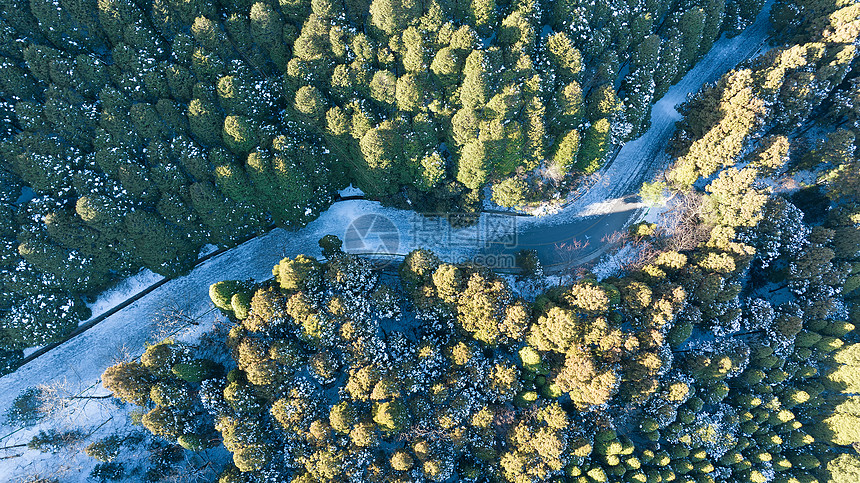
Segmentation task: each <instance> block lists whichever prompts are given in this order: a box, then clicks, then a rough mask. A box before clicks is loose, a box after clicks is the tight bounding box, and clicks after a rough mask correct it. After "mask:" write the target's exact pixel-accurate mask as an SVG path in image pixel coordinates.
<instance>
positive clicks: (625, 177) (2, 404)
mask: <svg viewBox="0 0 860 483" xmlns="http://www.w3.org/2000/svg"><path fill="white" fill-rule="evenodd" d="M766 31H767V17H766V14H761V15H759V18H758V19H757V20H756V23H755V24H754V25H753V26H752V27H750V28H749V29H748V30H747V31H745V32H744V33H743V34H741V35H740V36H738V37H735V38H733V39H721V40H720V41H718V42H717V43H716V44H715V46H714V49H713V50H712V51H711V52H710V53H709V54H708V55H707V56H706V57H705V58H704V59H702V60H701V61H699V63H698V65H697V66H696V67H695V68H694V69H693V70H692V71H690V73H688V74H687V76H685V77H684V78H683V79H682V80H681V82H680V83H679V84H678V85H676V86H674V87H673V88H672V89H671V90H670V91H669V93H668V94H667V95H666V96H665V97H664V98H663V99H662V100H660V101H659V102H658V103H657V104H655V106H654V108H653V109H652V121H651V122H652V125H651V128H650V129H649V131H648V132H647V133H646V134H645V135H644V136H642V137H641V138H639V139H637V140H635V141H632V142H630V143H628V144H627V145H626V146H624V148H623V149H622V150H621V151H620V152H619V154H618V156H617V157H616V159H615V161H614V162H612V163H611V164H610V165H609V166H607V167H606V168H604V169H603V170H602V171H601V172H600V173H599V178H598V182H597V183H595V184H594V185H593V186H592V187H591V189H589V190H588V191H587V192H585V194H583V195H582V196H580V197H579V198H577V199H576V200H575V201H573V202H571V203H570V204H569V205H568V206H566V207H565V208H564V209H563V210H561V211H560V212H558V213H556V214H553V215H547V216H544V217H540V218H534V219H524V218H521V217H517V218H516V219H517V220H518V221H517V223H518V225H516V226H515V227H514V229H515V230H517V231H518V234H519V235H520V236H523V235H526V234H528V233H534V234H539V235H540V236H543V237H544V239H543V241H542V242H541V243H545V244H546V245H547V246H552V245H553V244H554V243H556V240H554V239H553V238H555V239H557V240H562V241H564V240H569V239H572V237H579V238H582V237H585V238H584V239H587V240H590V243H591V245H590V246H591V249H590V252H589V254H587V255H588V256H590V257H591V258H594V256H595V255H594V254H595V253H597V254H599V253H600V252H601V249H602V246H603V245H604V243H603V242H601V240H602V239H604V238H605V236H604V235H605V234H606V233H611V232H613V231H618V230H619V229H622V228H623V227H624V226H626V225H627V224H629V223H630V222H631V221H633V220H637V219H638V218H639V217H640V216H641V215H642V213H643V210H642V206H641V205H640V204H638V203H636V202H635V201H632V199H631V198H630V195H631V194H633V193H635V192H636V191H637V190H638V187H639V185H640V184H641V182H642V181H643V180H646V179H649V178H650V177H651V176H653V175H654V173H655V172H656V171H657V170H658V169H660V168H661V167H663V166H664V165H665V162H666V159H665V157H664V155H663V154H662V148H663V146H664V145H665V143H666V141H667V140H668V138H669V137H670V135H671V133H672V130H673V127H674V122H675V121H676V120H678V119H679V118H680V116H679V114H678V112H677V111H676V110H675V105H677V104H678V103H680V102H682V101H683V100H684V98H685V97H686V96H687V95H688V94H690V93H692V92H695V91H697V90H698V89H699V88H700V87H701V86H702V84H704V83H707V82H713V81H714V80H716V79H717V78H719V76H720V75H722V74H723V73H725V72H726V71H728V70H729V69H730V68H732V67H733V66H735V65H736V64H737V63H738V62H740V61H742V60H744V59H745V58H747V57H748V56H750V55H752V54H753V53H754V52H755V51H756V50H757V49H759V47H760V46H761V45H762V43H763V42H764V39H765V36H766ZM510 219H514V217H505V216H498V215H496V216H493V215H483V216H482V217H481V218H480V220H479V223H478V224H477V225H475V226H473V227H471V228H468V229H461V230H454V229H450V228H448V225H447V222H446V221H444V220H432V219H426V218H422V217H420V216H418V215H415V214H414V213H412V212H409V211H403V210H395V209H391V208H384V207H382V206H381V205H380V204H379V203H377V202H372V201H364V200H356V201H345V202H342V203H337V204H335V205H333V206H332V207H331V208H330V209H329V210H328V211H326V212H325V213H323V214H322V215H321V216H320V217H319V218H318V219H317V220H315V221H314V222H312V223H310V224H309V225H308V226H307V227H305V228H303V229H301V230H300V231H298V232H287V231H284V230H281V229H276V230H273V231H271V232H270V233H268V234H266V235H264V236H261V237H259V238H255V239H253V240H251V241H248V242H246V243H244V244H242V245H240V246H238V247H236V248H234V249H232V250H229V251H227V252H225V253H223V254H220V255H218V256H216V257H214V258H212V259H210V260H208V261H206V262H205V263H203V264H201V265H200V266H199V267H197V268H196V269H194V271H192V272H191V273H190V274H189V275H187V276H184V277H180V278H177V279H174V280H171V281H170V282H168V283H166V284H165V285H163V286H161V287H159V288H158V289H157V290H155V291H154V292H152V293H151V294H149V295H147V296H146V297H143V298H142V299H141V300H139V301H137V302H135V303H134V304H132V305H130V306H129V307H127V308H125V309H123V310H122V311H120V312H118V313H116V314H114V315H112V316H111V317H108V318H107V319H105V320H104V321H103V322H101V323H100V324H98V325H97V326H95V327H93V328H92V329H90V330H89V331H87V332H85V333H83V334H81V335H79V336H78V337H75V338H74V339H72V340H70V341H68V342H66V343H64V344H62V345H60V346H59V347H57V348H55V349H53V350H52V351H50V352H48V353H46V354H45V355H43V356H41V357H39V358H37V359H36V360H34V361H32V362H30V363H28V364H26V365H25V366H23V367H21V368H20V369H19V370H18V371H16V372H14V373H12V374H8V375H6V376H4V377H2V378H0V412H4V413H5V411H6V409H7V408H9V407H10V405H11V403H12V401H13V400H14V398H15V397H16V396H17V395H19V394H20V393H21V391H23V390H24V389H26V388H28V387H33V386H37V385H40V384H47V385H51V384H56V383H57V382H63V384H64V385H65V386H66V387H67V388H69V389H70V390H73V391H79V390H82V389H85V388H92V389H90V390H91V391H96V393H99V394H100V393H103V392H104V389H103V388H101V387H100V386H98V380H99V377H100V375H101V373H102V372H103V371H104V369H105V368H107V367H108V366H110V365H111V364H112V363H113V362H114V361H115V360H117V358H118V356H119V355H120V354H122V353H124V352H128V353H129V354H130V355H131V356H138V355H140V353H141V352H142V348H143V345H144V343H145V342H147V341H151V340H152V339H154V338H155V337H154V334H158V333H163V331H164V327H163V322H162V321H163V319H164V318H165V317H167V318H169V316H170V314H177V313H181V314H183V315H185V316H190V317H194V318H199V320H198V322H199V325H197V326H195V328H194V329H195V330H194V331H193V332H192V333H188V334H185V335H183V336H182V337H183V338H194V337H195V336H196V335H199V334H200V333H202V332H203V331H205V330H208V329H210V328H212V326H213V324H215V322H216V319H217V317H216V316H215V315H214V313H213V312H212V311H211V304H210V302H209V298H208V287H209V285H210V284H212V283H214V282H216V281H219V280H225V279H254V280H263V279H266V278H269V277H270V276H271V269H272V266H273V265H274V264H276V263H277V262H278V261H279V260H280V259H281V258H282V257H284V256H295V255H297V254H300V253H306V254H309V255H315V256H319V255H320V249H319V247H318V246H317V240H318V239H319V238H321V237H322V236H324V235H327V234H334V235H338V236H339V237H341V238H342V239H343V240H344V244H345V248H347V249H348V250H349V251H352V252H385V253H392V254H405V253H408V252H409V251H410V250H412V249H414V248H418V247H422V246H423V247H426V248H430V249H432V250H434V251H436V252H437V253H438V254H440V255H441V256H442V257H443V258H444V259H446V260H449V261H461V260H465V259H467V258H471V257H473V256H475V255H476V254H479V253H481V252H482V251H483V250H484V248H485V247H484V245H485V243H486V242H488V241H491V240H500V239H501V240H503V241H504V239H505V238H506V237H510V234H511V233H510V226H511V225H509V224H508V223H509V221H508V220H510ZM590 234H591V235H590ZM507 241H509V242H510V241H512V240H510V239H509V240H507ZM513 244H516V240H513ZM579 255H581V256H582V257H585V256H586V254H585V253H581V254H579ZM570 261H571V260H568V262H570ZM151 278H152V277H151V276H149V275H147V274H141V275H139V276H138V277H135V278H133V279H131V280H129V281H128V282H127V283H126V284H125V285H123V286H120V287H117V288H116V289H114V290H112V291H110V292H108V293H105V294H104V295H103V296H102V298H101V299H100V300H99V301H97V302H96V303H95V304H93V306H92V308H93V311H94V313H100V312H103V311H104V310H106V309H107V308H108V307H109V306H111V305H112V304H115V303H116V302H117V300H119V299H120V298H124V297H126V296H128V295H130V294H132V293H134V292H135V290H137V289H139V288H140V287H142V286H145V285H146V283H147V282H148V281H150V279H151ZM88 408H89V409H88ZM108 413H109V412H108V411H106V410H105V408H104V405H103V404H95V403H87V404H86V405H84V408H83V409H81V410H79V411H78V412H77V413H76V414H75V415H73V416H72V417H71V419H69V418H65V419H63V420H62V421H49V422H46V423H43V424H42V425H41V426H37V427H35V428H32V429H29V430H24V431H17V432H14V431H15V428H12V427H8V426H6V425H5V421H4V422H3V425H2V426H0V444H2V445H4V446H9V445H15V444H21V443H26V442H27V441H28V440H29V439H30V438H31V437H32V436H33V434H35V432H36V431H37V430H38V429H40V428H41V429H45V428H47V427H50V426H51V425H55V426H59V427H64V426H68V425H72V426H75V425H77V426H81V427H83V428H88V429H89V431H91V430H92V429H93V428H95V427H97V426H98V425H99V424H101V423H103V422H104V421H106V420H107V419H108V418H109V416H108ZM120 419H121V418H119V417H117V416H115V417H114V420H111V422H110V423H108V424H107V425H106V426H104V427H102V428H101V429H99V431H98V432H97V433H96V434H94V435H93V437H94V438H99V437H104V436H106V435H108V434H109V429H108V428H112V429H116V427H117V426H115V425H123V424H125V423H124V422H119V421H120ZM10 433H11V434H10ZM4 451H6V454H5V455H4V454H0V456H11V455H12V454H18V453H21V454H22V455H21V456H20V457H15V458H9V459H2V460H0V480H3V481H14V478H16V477H20V476H23V475H25V474H30V473H34V472H42V473H43V474H48V473H52V472H53V470H54V469H56V468H59V467H60V466H62V465H67V466H68V467H69V472H68V474H65V475H64V476H63V477H62V478H61V480H62V481H64V482H67V481H68V482H76V481H81V482H83V481H87V476H88V472H89V468H91V467H92V464H93V462H92V461H90V460H87V459H86V457H85V456H82V455H79V456H77V457H75V458H71V459H66V460H63V461H60V458H57V457H50V455H48V456H44V455H41V454H40V453H38V452H35V451H28V450H26V448H24V449H21V448H16V449H12V450H4Z"/></svg>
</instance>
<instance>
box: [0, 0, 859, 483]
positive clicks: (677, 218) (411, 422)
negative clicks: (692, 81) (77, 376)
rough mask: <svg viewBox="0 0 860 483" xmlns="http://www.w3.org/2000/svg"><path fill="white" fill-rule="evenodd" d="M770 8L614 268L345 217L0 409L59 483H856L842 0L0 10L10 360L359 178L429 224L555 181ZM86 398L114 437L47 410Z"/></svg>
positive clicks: (3, 331)
mask: <svg viewBox="0 0 860 483" xmlns="http://www.w3.org/2000/svg"><path fill="white" fill-rule="evenodd" d="M763 8H768V9H769V20H770V31H769V35H770V36H769V42H770V44H769V48H767V49H765V50H764V52H763V53H762V54H761V55H758V56H756V57H754V58H752V59H749V60H747V61H744V62H742V63H741V64H740V65H738V66H737V68H735V69H734V70H731V71H730V72H728V73H727V74H726V75H724V76H722V78H720V79H719V80H718V81H717V82H715V83H712V84H708V85H706V86H704V88H703V89H702V90H701V91H700V92H698V93H696V94H695V95H693V96H690V97H689V98H687V99H686V101H685V102H684V103H683V104H681V105H680V106H679V107H678V110H679V112H680V113H681V115H682V119H681V120H680V121H679V122H678V123H677V125H676V130H675V132H674V135H673V136H672V138H671V141H670V142H669V143H668V144H667V146H666V147H665V148H666V152H667V153H668V157H669V159H670V162H669V164H668V165H666V166H664V169H662V170H661V171H660V172H659V173H658V175H657V176H656V177H655V178H654V179H653V181H650V182H646V183H645V184H643V185H642V188H641V191H640V193H639V195H640V198H641V200H642V201H643V203H650V204H653V205H655V206H656V205H658V204H660V203H663V204H667V205H668V207H667V208H666V210H667V216H665V217H663V218H661V219H660V221H653V220H650V219H649V221H641V222H639V223H636V224H634V225H632V226H629V227H626V231H627V234H626V235H625V236H624V237H623V238H624V242H625V243H626V245H625V247H624V249H622V250H621V251H619V252H618V253H619V254H618V260H622V258H623V257H622V256H621V254H622V253H628V255H627V256H626V258H624V261H623V263H620V262H619V264H618V266H617V267H616V269H615V270H613V271H612V273H611V274H608V275H607V274H606V273H603V272H601V274H600V275H598V274H597V273H598V270H593V271H592V272H589V271H588V270H587V269H581V270H579V271H577V272H572V273H564V274H552V275H550V274H548V273H545V271H544V269H543V267H542V266H541V263H540V261H539V260H538V259H537V257H536V255H534V254H529V253H526V252H522V253H520V254H519V256H518V262H519V267H518V271H517V273H516V274H507V275H503V274H499V273H495V272H493V271H492V270H491V269H490V268H488V267H485V266H481V265H480V264H477V263H473V262H462V263H454V262H451V261H446V260H445V259H444V256H443V255H441V254H434V253H433V252H431V251H429V250H427V249H418V250H414V251H412V252H411V253H409V254H408V255H407V256H406V257H405V258H404V259H402V260H398V261H397V263H395V264H388V265H386V264H380V263H379V260H378V259H376V260H371V259H367V258H362V257H360V256H357V255H353V254H349V253H347V252H346V251H345V250H344V249H343V242H342V241H341V240H340V239H339V238H338V237H337V236H335V235H334V234H332V235H328V236H326V237H324V238H322V239H321V240H320V241H319V247H320V249H321V251H322V257H321V258H314V257H312V256H306V255H297V256H290V257H285V258H283V260H281V261H280V263H278V264H277V265H275V266H274V268H273V270H272V277H271V278H270V279H268V280H264V281H259V282H253V281H246V280H224V281H220V282H217V283H214V284H212V285H211V286H210V287H209V290H208V293H209V301H207V303H211V307H212V310H213V311H214V312H217V314H218V320H219V321H220V322H216V323H215V324H214V325H213V328H212V330H210V331H208V332H205V333H203V334H202V335H201V334H200V333H198V334H197V335H196V336H195V337H194V340H179V339H176V338H167V339H162V338H161V337H159V338H158V339H155V340H152V341H151V343H149V344H147V345H146V346H145V347H143V348H139V349H140V351H138V352H137V353H138V354H139V353H140V352H141V351H142V355H141V356H140V357H139V358H135V357H131V356H129V355H126V356H124V357H118V360H117V361H115V363H112V364H111V365H110V367H108V368H107V370H105V371H104V373H103V374H102V376H101V380H100V384H101V386H100V387H101V388H102V390H107V391H108V392H109V393H110V395H98V396H82V395H81V394H83V393H74V392H69V391H65V392H64V390H60V389H58V387H59V386H50V387H49V386H44V385H42V386H38V387H35V386H34V387H31V388H26V387H21V388H17V389H19V390H20V395H19V396H18V397H17V399H15V400H14V403H13V405H12V407H10V408H4V411H5V418H6V421H5V425H6V426H8V427H17V428H18V429H17V430H16V431H36V430H37V428H38V433H36V434H35V435H34V436H32V438H30V437H29V436H28V440H27V441H28V442H26V443H24V444H20V445H17V446H26V447H27V450H28V451H31V452H40V453H44V454H53V455H62V454H64V453H63V452H64V451H66V452H68V454H76V453H80V452H83V453H85V454H86V455H87V456H88V457H91V458H92V460H88V461H96V462H94V463H92V465H90V467H88V468H87V472H86V473H82V474H81V475H79V477H77V479H74V480H73V481H84V480H86V481H99V482H106V481H145V482H150V481H151V482H156V481H172V482H179V481H211V482H218V483H263V482H267V483H268V482H272V483H282V482H283V483H286V482H295V483H311V482H343V483H346V482H351V483H362V482H397V483H400V482H402V483H406V482H458V481H463V482H492V483H504V482H510V483H538V482H552V483H562V482H565V483H610V482H612V483H615V482H618V483H661V482H667V483H668V482H679V483H825V482H834V483H856V482H858V481H860V455H858V452H860V396H858V394H860V385H858V384H860V383H858V381H860V334H859V333H858V330H859V329H857V327H858V326H860V199H858V196H860V164H858V163H860V162H858V157H857V153H856V147H857V145H858V135H860V60H857V59H858V56H857V45H858V44H860V4H858V3H855V2H852V1H848V0H817V1H809V0H777V1H774V2H767V3H766V4H765V3H764V2H761V1H743V2H741V1H736V0H732V1H727V0H701V1H695V0H689V1H686V0H685V1H680V2H675V1H670V0H647V1H644V2H641V1H637V0H629V1H608V2H602V1H596V2H585V1H577V0H562V1H545V2H539V1H534V0H533V1H529V0H522V1H510V2H508V1H502V0H499V1H498V2H496V1H494V0H471V1H469V2H465V1H464V2H455V1H451V2H449V1H447V0H427V1H424V2H413V1H411V0H372V1H369V2H368V1H365V0H349V1H347V2H335V1H332V0H311V1H309V2H308V1H305V0H279V2H275V1H261V2H256V3H252V2H250V1H245V0H223V1H216V2H212V1H206V0H189V1H178V0H155V1H152V2H149V1H142V0H141V1H136V2H135V1H130V0H98V1H93V0H54V1H53V2H45V1H42V0H0V57H2V59H0V167H2V169H0V180H2V183H0V184H2V189H0V193H2V195H0V196H2V198H3V203H0V212H2V217H3V223H2V225H0V227H2V230H3V233H2V234H1V235H2V241H3V243H2V247H3V248H2V253H3V257H2V267H0V277H2V279H0V283H2V290H0V294H2V296H1V297H0V309H2V314H0V315H2V317H0V351H2V354H0V359H2V367H0V370H2V372H3V373H8V372H10V371H14V370H15V369H16V367H17V365H18V364H19V361H20V360H21V358H22V357H23V354H24V352H23V350H24V349H27V348H29V347H35V346H42V345H45V344H47V343H50V342H54V341H57V340H62V339H63V338H64V337H65V336H66V335H67V334H68V333H69V332H70V331H71V330H73V329H74V328H75V327H76V326H77V325H78V323H79V321H80V320H82V319H84V318H86V317H88V316H89V309H88V308H87V306H86V302H88V301H91V300H93V298H94V297H95V296H96V295H97V294H98V293H99V292H100V291H101V290H103V289H104V288H105V287H108V286H110V285H111V284H112V283H115V282H117V281H120V280H122V279H124V278H126V277H128V276H129V275H131V274H133V273H135V272H137V271H138V270H140V269H141V268H146V269H149V270H152V271H153V272H156V273H158V274H161V275H164V276H168V277H175V276H180V275H183V274H186V273H188V272H189V271H190V270H191V269H192V268H193V266H194V264H195V262H196V261H197V259H198V258H199V255H200V253H202V250H206V249H209V248H211V246H212V245H215V246H219V247H230V246H234V245H236V244H237V243H238V242H239V241H242V240H245V239H247V238H249V237H252V236H255V235H258V234H260V233H263V232H264V231H266V230H268V229H270V228H271V227H273V226H279V227H282V228H285V229H290V230H300V229H301V227H303V226H304V225H306V224H307V223H309V222H310V221H312V220H314V219H315V218H316V217H317V216H318V215H319V214H320V213H322V212H323V211H325V210H326V209H327V208H328V207H329V206H330V204H331V203H332V202H334V200H335V199H336V195H337V192H338V191H339V190H341V189H343V188H345V187H346V186H348V185H350V184H352V185H353V186H355V187H358V188H360V189H361V190H362V192H363V193H365V195H366V196H367V197H368V198H370V199H373V200H378V201H381V202H382V203H384V204H385V205H388V206H394V207H398V208H405V209H415V210H418V211H422V212H424V213H428V214H429V213H442V212H454V213H461V214H462V213H473V214H474V213H478V212H480V211H481V210H482V209H484V208H485V207H486V206H492V207H503V208H523V207H527V206H536V205H538V204H539V203H541V202H544V201H547V200H549V199H551V198H556V197H557V198H563V197H564V196H566V195H567V194H569V192H571V191H572V190H575V189H576V188H577V187H578V186H579V185H580V183H582V182H583V180H584V179H586V178H587V177H589V176H591V175H593V174H594V173H596V172H598V171H599V170H600V168H601V167H603V166H604V165H605V164H606V163H607V162H611V160H612V157H613V154H614V153H615V152H616V151H617V149H618V148H620V146H621V145H623V144H624V143H625V142H627V141H630V140H633V139H635V138H637V137H638V136H639V135H641V134H642V133H644V132H645V131H646V130H647V129H648V126H649V120H648V116H649V113H650V109H651V106H652V105H653V103H654V102H656V101H657V100H659V99H660V98H661V97H662V96H663V95H665V94H666V92H667V90H668V89H669V87H670V86H671V85H673V84H674V83H676V82H677V81H678V80H680V79H681V78H682V77H683V76H684V75H685V74H686V73H687V72H688V71H689V70H690V69H691V68H692V67H693V66H694V65H695V64H696V62H697V61H698V60H699V59H700V58H701V57H702V56H703V55H704V54H705V53H707V52H708V51H710V50H711V48H712V46H713V44H714V42H715V41H716V40H717V39H718V38H720V37H721V36H727V37H731V36H734V35H737V34H739V33H740V32H741V31H743V30H744V29H745V28H746V27H747V26H749V25H750V24H751V23H752V22H753V20H754V19H755V18H756V16H757V15H759V13H760V12H761V10H762V9H763ZM608 182H610V183H611V182H612V180H611V179H610V180H608ZM669 214H674V215H672V216H669ZM607 243H608V242H607ZM631 247H632V251H633V253H634V254H633V256H630V255H629V253H630V252H631ZM625 250H626V252H625ZM278 254H279V255H278V258H280V257H281V256H282V255H280V251H278ZM207 285H208V283H207ZM194 323H195V324H196V323H199V322H194ZM104 367H107V364H105V365H103V366H101V368H104ZM101 368H100V369H99V371H101ZM86 400H99V401H105V404H108V405H109V407H110V411H109V413H110V414H111V416H110V419H108V421H105V422H104V423H103V425H104V424H108V423H109V422H110V421H111V420H113V419H114V418H116V420H117V421H119V420H124V419H125V418H128V420H129V424H126V425H117V424H116V423H113V424H112V425H109V426H107V428H110V433H109V434H107V435H105V434H104V432H102V433H99V434H98V436H97V437H93V435H94V434H96V432H97V431H98V429H99V428H101V427H102V426H98V427H97V428H96V429H95V430H92V431H89V430H87V432H86V434H85V433H84V432H83V430H81V429H76V428H75V427H73V426H69V425H68V424H67V423H63V424H53V423H51V424H49V423H48V422H49V421H50V420H51V419H52V418H56V415H57V414H60V413H62V412H63V411H64V410H65V408H68V407H72V406H73V405H74V404H78V403H80V402H81V401H86ZM52 424H53V425H52ZM58 428H59V429H58ZM116 428H119V429H116ZM13 434H14V433H13ZM4 437H5V436H4ZM15 447H16V445H11V446H8V447H4V448H2V449H3V450H8V449H10V448H15ZM18 456H21V455H17V456H10V457H8V458H15V457H18ZM60 458H61V456H55V459H60ZM70 458H71V457H70ZM93 465H94V466H93ZM43 466H44V465H43ZM90 470H91V471H90ZM16 476H18V475H16ZM13 481H21V482H26V483H59V482H60V481H65V480H64V479H63V478H62V477H57V476H55V475H46V474H45V472H44V471H35V470H32V469H29V470H28V474H27V475H26V476H22V477H21V478H20V479H19V480H13Z"/></svg>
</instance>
